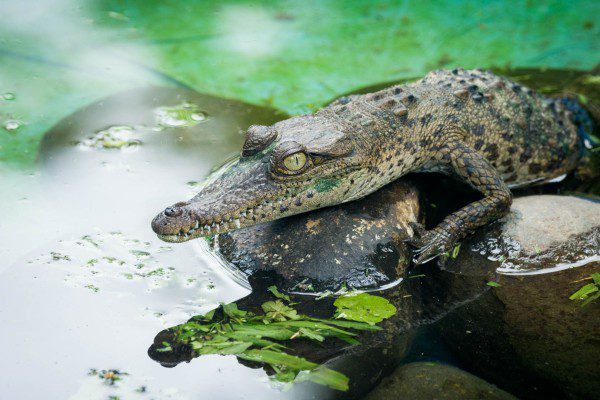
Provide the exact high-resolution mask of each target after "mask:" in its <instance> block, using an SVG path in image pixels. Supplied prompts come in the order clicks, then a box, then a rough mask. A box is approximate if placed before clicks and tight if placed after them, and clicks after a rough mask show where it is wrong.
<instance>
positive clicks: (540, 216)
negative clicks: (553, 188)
mask: <svg viewBox="0 0 600 400" xmlns="http://www.w3.org/2000/svg"><path fill="white" fill-rule="evenodd" d="M598 226H600V204H598V203H594V202H592V201H590V200H586V199H583V198H578V197H573V196H553V195H546V196H528V197H521V198H518V199H515V201H514V204H513V206H512V213H511V215H510V216H509V217H508V218H507V221H506V223H505V225H504V227H503V234H504V235H507V236H509V237H510V238H512V239H513V240H514V241H516V242H518V243H519V245H520V246H521V249H522V251H523V252H524V253H525V254H528V255H532V254H538V253H540V252H544V251H546V250H549V249H551V248H553V247H555V246H556V245H559V244H561V243H564V242H565V241H566V240H569V239H571V238H574V237H576V236H577V235H581V234H584V233H586V232H589V231H590V230H592V229H593V228H595V227H598Z"/></svg>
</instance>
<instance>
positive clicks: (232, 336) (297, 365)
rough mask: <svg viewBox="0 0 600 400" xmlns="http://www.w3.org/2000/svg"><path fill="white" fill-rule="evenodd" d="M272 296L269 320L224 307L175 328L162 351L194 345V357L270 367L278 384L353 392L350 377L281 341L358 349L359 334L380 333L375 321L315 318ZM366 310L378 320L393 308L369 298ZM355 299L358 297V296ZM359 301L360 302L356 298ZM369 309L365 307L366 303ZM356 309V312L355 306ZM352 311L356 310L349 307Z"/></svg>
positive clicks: (266, 314) (267, 313) (274, 290)
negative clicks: (223, 357)
mask: <svg viewBox="0 0 600 400" xmlns="http://www.w3.org/2000/svg"><path fill="white" fill-rule="evenodd" d="M269 291H270V292H271V293H272V294H273V296H275V297H277V300H274V301H267V302H265V303H263V304H262V307H261V308H262V310H263V312H264V315H255V314H254V313H251V312H248V311H245V310H240V309H239V308H238V306H237V304H235V303H230V304H221V305H220V306H219V308H217V309H216V310H212V311H210V312H209V313H207V314H206V315H198V316H195V317H193V318H192V319H190V320H189V321H188V322H186V323H185V324H181V325H178V326H176V327H174V328H171V331H172V332H173V340H172V343H168V342H163V347H162V348H159V349H157V351H158V352H170V351H173V347H174V346H173V344H174V343H177V344H178V345H183V346H189V348H190V349H191V350H192V351H193V352H194V354H195V355H197V356H199V355H204V354H220V355H235V356H237V357H239V358H242V359H245V360H249V361H255V362H262V363H265V364H268V365H269V366H270V367H271V368H272V370H273V371H274V372H275V374H274V375H273V376H272V378H273V379H275V380H276V381H278V382H286V383H290V382H294V381H306V380H309V381H312V382H315V383H318V384H321V385H326V386H329V387H331V388H333V389H336V390H347V389H348V377H346V376H345V375H343V374H341V373H339V372H336V371H333V370H331V369H329V368H325V367H323V366H321V365H319V364H316V363H313V362H310V361H308V360H306V359H304V358H302V357H297V356H294V355H292V354H288V353H287V352H286V351H285V350H286V347H285V346H284V345H283V344H282V343H279V342H278V341H285V340H293V339H297V338H304V339H308V340H313V341H315V342H319V343H322V342H325V341H326V340H327V338H329V337H334V338H337V339H340V340H343V341H345V342H347V343H349V344H350V345H358V344H360V342H359V341H358V340H357V339H356V336H357V334H356V331H374V330H379V329H381V328H380V327H378V326H375V325H370V324H369V323H371V324H372V322H369V323H365V322H354V321H342V320H338V319H335V320H329V319H321V318H311V317H308V316H305V315H302V314H298V312H297V310H295V309H294V308H292V307H291V304H293V303H290V305H286V304H285V303H284V302H283V301H282V299H285V300H286V301H289V300H290V299H289V297H288V296H285V295H283V294H281V293H280V292H279V291H278V290H277V288H275V287H274V286H272V287H271V288H269ZM367 296H368V297H364V296H363V297H360V298H359V299H363V302H359V303H361V304H363V303H364V299H367V300H368V301H367V302H366V303H367V304H366V306H367V307H368V308H369V309H371V310H372V311H373V312H374V315H376V319H378V320H381V319H383V318H386V317H382V316H383V315H387V314H389V312H390V307H391V308H392V310H391V311H392V314H393V312H394V311H395V308H394V307H393V306H392V305H391V304H389V303H388V302H387V300H385V299H383V298H380V297H377V296H370V295H367ZM354 297H356V296H354ZM354 300H355V299H354ZM363 305H365V304H363ZM355 308H356V307H355ZM349 310H351V311H352V310H353V312H355V313H356V312H357V310H355V309H352V308H349Z"/></svg>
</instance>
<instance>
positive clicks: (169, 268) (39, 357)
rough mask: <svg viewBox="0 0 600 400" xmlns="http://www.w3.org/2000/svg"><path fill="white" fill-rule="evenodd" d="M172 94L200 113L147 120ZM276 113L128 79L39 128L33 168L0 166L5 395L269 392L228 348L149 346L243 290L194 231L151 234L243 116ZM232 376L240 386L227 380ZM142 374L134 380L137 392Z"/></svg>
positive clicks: (263, 117) (0, 361)
mask: <svg viewBox="0 0 600 400" xmlns="http://www.w3.org/2000/svg"><path fill="white" fill-rule="evenodd" d="M182 99H185V100H186V101H190V102H193V103H194V104H195V107H197V108H199V109H201V110H202V112H203V113H205V114H203V115H207V116H208V117H207V119H206V120H205V121H197V122H199V123H198V124H192V126H190V125H184V126H183V127H180V126H179V125H178V127H173V128H167V127H163V129H161V130H159V131H156V130H155V129H153V128H154V127H155V123H156V120H155V115H154V112H155V110H156V109H157V108H159V107H174V106H177V105H179V104H181V100H182ZM123 102H125V103H127V104H129V106H130V107H129V108H128V109H127V110H124V109H122V107H121V105H122V104H123ZM134 103H136V104H137V106H133V104H134ZM276 118H279V116H277V115H276V113H274V112H273V111H271V110H268V109H264V108H257V107H249V106H245V105H242V104H239V103H235V102H228V101H224V100H218V99H214V98H211V97H206V96H200V95H196V94H194V93H192V92H189V91H186V90H174V89H160V88H159V89H153V90H150V91H149V90H142V91H134V92H128V93H125V94H123V95H120V96H116V97H114V98H112V99H107V100H105V101H103V102H101V103H98V104H96V105H92V106H90V107H88V108H87V109H86V110H83V111H82V112H80V113H78V114H77V115H76V116H74V117H73V118H70V119H68V120H66V121H63V123H62V124H61V125H60V126H58V127H57V128H56V129H55V130H54V131H53V132H51V133H50V134H49V135H47V136H46V138H45V140H44V143H43V145H42V148H41V150H40V155H39V159H40V162H41V164H40V169H39V170H38V171H36V172H31V173H23V172H18V171H9V172H8V173H7V174H4V175H3V176H2V178H1V179H2V184H1V187H2V198H3V202H2V206H1V208H2V211H3V214H4V215H5V218H3V219H2V221H1V222H0V230H2V231H3V232H7V233H8V232H9V234H4V235H3V236H2V238H3V239H2V240H3V246H2V247H1V248H0V252H1V253H0V258H1V259H2V260H3V263H2V265H1V266H0V274H1V275H0V276H1V279H0V293H1V297H2V301H1V305H0V324H1V325H2V326H4V327H8V329H3V330H2V332H1V333H0V340H1V341H2V342H3V343H5V344H7V345H6V346H5V348H4V349H3V351H2V357H1V358H0V369H1V370H2V371H4V373H3V374H2V377H0V387H1V388H2V397H3V398H4V397H12V398H19V399H39V398H56V399H59V398H62V399H90V398H98V399H104V398H108V396H109V395H114V396H120V397H121V398H123V399H128V398H140V399H143V398H154V399H173V398H177V399H188V398H189V399H191V398H197V397H198V396H199V395H202V396H208V398H219V397H220V398H248V399H252V398H257V397H264V396H266V395H269V396H272V395H273V391H272V389H271V387H270V384H269V383H268V382H267V378H266V376H264V374H262V373H260V372H259V371H255V370H251V369H248V368H246V367H243V366H241V365H239V364H238V363H237V361H236V360H235V358H234V357H217V356H215V357H209V359H207V360H206V361H205V362H202V363H193V364H189V365H183V366H181V367H179V368H176V369H173V370H170V369H165V368H163V367H162V366H160V365H159V364H157V363H156V362H154V361H152V360H151V359H150V358H149V357H148V356H147V355H146V351H147V348H148V346H149V345H150V344H151V343H152V340H153V338H154V336H155V335H156V333H157V332H158V331H160V330H161V329H164V328H165V327H167V326H171V325H173V324H176V323H181V322H184V321H186V320H187V319H188V318H190V317H191V316H193V315H196V314H199V313H204V312H206V311H208V310H210V309H212V308H214V307H215V306H216V305H217V304H218V303H219V302H229V301H234V300H236V299H238V298H240V297H242V296H244V295H245V294H247V293H248V289H247V288H246V287H244V286H243V285H241V284H239V283H237V282H236V280H234V279H232V277H231V276H230V275H229V274H228V273H227V271H226V270H225V269H223V268H221V267H220V266H219V265H218V261H217V259H216V258H213V257H211V256H210V255H208V253H207V252H203V253H201V252H198V251H197V249H196V248H195V247H196V246H197V245H196V244H194V243H185V244H182V245H177V246H172V245H167V244H166V243H164V242H161V241H160V240H158V239H157V238H156V236H155V234H154V233H153V232H152V231H151V229H150V220H151V218H152V217H153V215H154V214H155V213H156V212H157V211H158V210H160V209H161V208H162V207H164V206H165V205H166V204H170V203H173V202H175V201H177V200H180V199H182V198H187V197H189V195H190V194H191V190H190V187H189V186H188V185H187V184H186V182H188V181H194V180H198V179H202V178H203V177H204V176H205V175H206V174H207V173H208V171H209V170H210V169H211V168H212V167H213V166H214V165H215V164H218V162H219V160H220V159H222V158H224V157H227V156H228V155H230V154H231V153H232V152H235V151H237V149H238V148H239V146H240V145H241V140H242V136H241V135H240V134H239V131H240V129H242V128H243V127H245V126H248V125H250V123H251V122H256V121H259V122H261V121H262V122H263V123H270V122H273V120H274V119H276ZM200 122H201V123H200ZM124 124H126V125H124ZM108 139H110V140H108ZM132 140H134V141H135V142H132ZM119 141H122V142H123V143H124V144H123V145H115V143H117V144H120V143H119ZM134 143H135V144H134ZM131 149H135V151H131ZM92 368H95V369H98V370H103V369H118V370H120V371H122V372H126V373H127V374H128V375H124V376H123V379H122V381H120V382H119V383H118V384H117V385H115V386H107V385H105V384H104V383H103V382H102V381H101V380H100V379H98V377H97V376H89V375H88V372H89V370H90V369H92ZM234 380H235V381H236V382H238V384H239V385H240V387H243V388H244V390H243V391H242V390H240V389H239V387H232V386H231V385H230V384H229V382H231V381H234ZM32 383H34V384H32ZM142 386H144V387H145V388H146V390H145V392H143V393H140V392H137V391H135V390H136V389H139V388H140V387H142Z"/></svg>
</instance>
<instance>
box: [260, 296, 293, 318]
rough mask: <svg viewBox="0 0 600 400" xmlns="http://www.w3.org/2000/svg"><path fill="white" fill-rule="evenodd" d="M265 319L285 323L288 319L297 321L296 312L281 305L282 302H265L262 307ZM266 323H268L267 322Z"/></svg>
mask: <svg viewBox="0 0 600 400" xmlns="http://www.w3.org/2000/svg"><path fill="white" fill-rule="evenodd" d="M262 309H263V311H264V312H265V315H266V317H267V319H270V320H272V321H286V320H288V319H298V318H299V317H298V312H297V311H296V310H294V309H293V308H291V307H289V306H286V305H285V304H283V301H281V300H276V301H267V302H266V303H264V304H263V305H262ZM267 322H268V321H267Z"/></svg>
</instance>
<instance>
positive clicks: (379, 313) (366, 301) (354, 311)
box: [333, 293, 396, 324]
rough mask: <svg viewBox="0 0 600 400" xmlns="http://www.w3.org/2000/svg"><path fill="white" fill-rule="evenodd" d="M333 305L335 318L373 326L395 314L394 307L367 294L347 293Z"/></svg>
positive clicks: (377, 297) (381, 298) (385, 300)
mask: <svg viewBox="0 0 600 400" xmlns="http://www.w3.org/2000/svg"><path fill="white" fill-rule="evenodd" d="M333 305H334V306H335V307H336V313H335V317H336V318H343V319H349V320H352V321H360V322H366V323H368V324H375V323H378V322H381V321H383V320H384V319H386V318H389V317H391V316H392V315H394V314H395V313H396V307H394V306H393V305H392V304H390V302H389V301H388V300H387V299H385V298H383V297H379V296H373V295H370V294H368V293H359V294H354V293H349V294H346V295H343V296H340V297H338V298H337V299H336V300H335V302H334V303H333Z"/></svg>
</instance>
